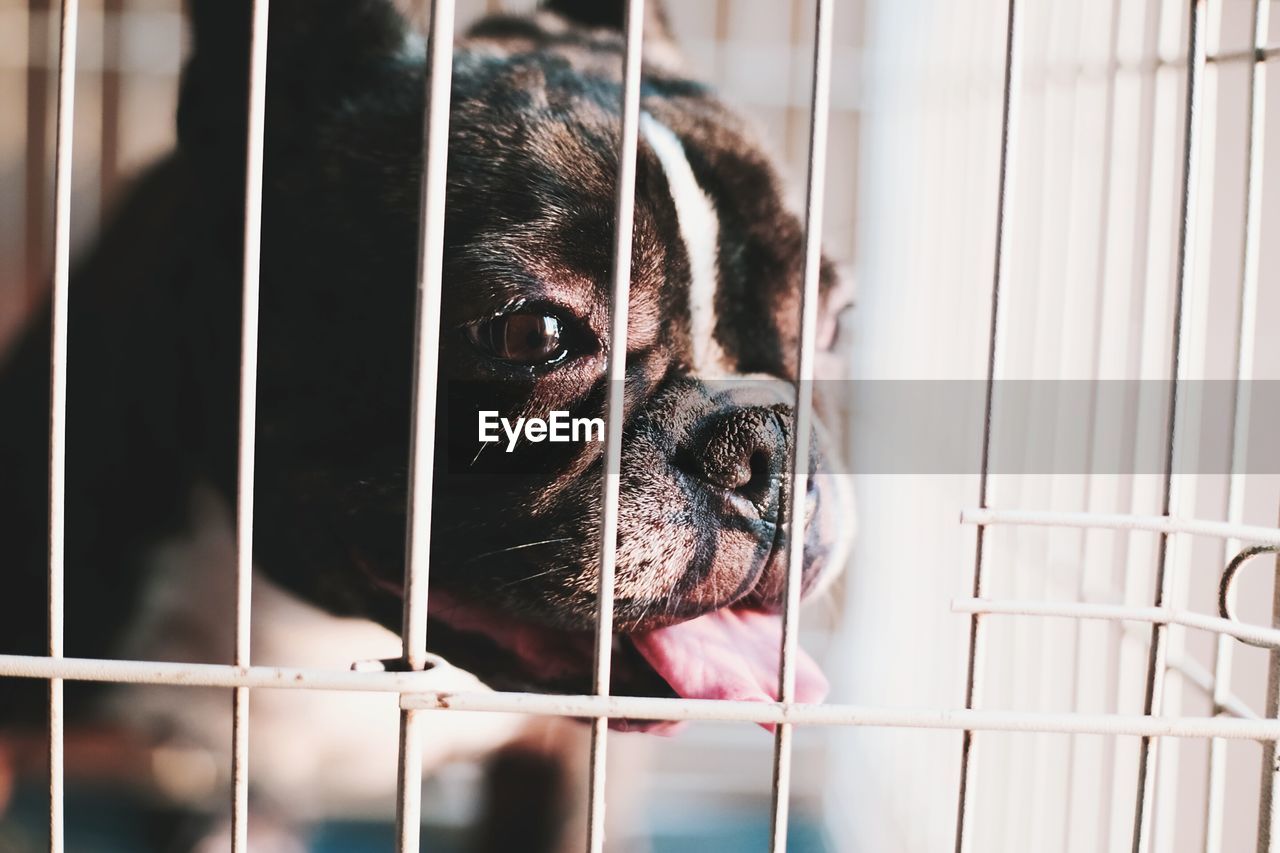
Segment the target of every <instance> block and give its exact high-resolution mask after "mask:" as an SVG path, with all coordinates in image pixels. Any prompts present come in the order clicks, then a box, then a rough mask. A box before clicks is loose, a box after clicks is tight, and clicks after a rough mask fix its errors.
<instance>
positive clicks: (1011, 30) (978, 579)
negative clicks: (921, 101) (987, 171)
mask: <svg viewBox="0 0 1280 853" xmlns="http://www.w3.org/2000/svg"><path fill="white" fill-rule="evenodd" d="M1021 82H1022V69H1021V33H1020V24H1019V16H1018V0H1009V7H1008V14H1007V16H1006V20H1005V56H1004V93H1003V102H1002V106H1001V117H1000V172H999V174H1000V177H999V185H998V188H997V192H996V233H995V241H996V242H995V258H994V264H993V269H992V276H991V327H990V329H989V330H988V340H989V342H990V343H989V345H988V346H989V349H988V351H987V389H986V402H985V407H986V409H985V413H984V419H983V426H982V469H981V474H980V479H979V484H978V504H979V506H981V507H982V508H984V509H985V508H986V507H987V505H988V501H989V499H990V478H989V474H990V460H991V438H992V421H993V417H992V415H993V413H994V410H995V390H996V378H997V376H999V375H1000V373H1001V364H1002V362H1003V355H1004V340H1003V337H1002V335H1001V329H1002V328H1003V325H1004V324H1003V323H1002V322H1001V320H1002V314H1003V311H1004V307H1003V306H1004V303H1003V302H1002V300H1001V298H1000V296H1001V288H1002V287H1003V286H1004V283H1005V281H1006V280H1007V278H1008V274H1009V241H1008V239H1007V235H1006V233H1005V227H1006V225H1007V224H1008V221H1009V206H1010V200H1011V199H1012V198H1013V182H1014V177H1015V173H1014V156H1013V142H1014V140H1015V139H1016V138H1017V124H1018V97H1019V93H1020V91H1021ZM985 556H986V528H985V526H984V525H982V524H979V525H978V530H977V538H976V542H975V545H974V560H973V585H972V586H973V597H974V598H981V597H982V596H983V592H984V590H985V584H984V580H985V578H984V575H983V569H984V565H983V563H984V560H985ZM982 678H983V632H982V617H981V615H980V614H977V613H975V614H973V615H972V616H971V617H970V619H969V655H968V664H967V671H966V674H965V696H964V706H965V708H966V709H974V708H976V707H977V705H978V703H979V701H980V700H981V697H982ZM973 740H974V738H973V731H972V730H968V729H966V730H965V731H964V734H963V736H962V738H961V745H960V781H959V785H958V788H957V791H956V830H955V851H956V853H968V851H969V850H970V846H969V840H968V838H969V836H968V834H967V832H966V830H967V828H968V827H969V826H970V825H971V821H970V819H969V818H970V811H971V809H972V807H973V800H972V798H971V797H970V796H969V792H970V791H971V790H972V782H973V747H974V743H973Z"/></svg>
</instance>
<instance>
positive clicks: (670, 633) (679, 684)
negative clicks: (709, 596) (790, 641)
mask: <svg viewBox="0 0 1280 853" xmlns="http://www.w3.org/2000/svg"><path fill="white" fill-rule="evenodd" d="M631 640H632V642H633V643H634V644H635V647H636V648H637V649H638V650H639V652H640V654H641V655H643V656H644V659H645V660H646V661H648V662H649V666H651V667H653V668H654V670H656V671H657V673H658V674H659V675H661V676H662V677H663V678H664V679H665V680H666V682H667V683H668V684H670V685H671V688H672V689H673V690H675V691H676V693H679V694H680V695H681V696H682V697H684V698H686V699H736V700H745V701H753V702H773V701H776V700H777V698H778V660H779V656H780V654H781V652H780V650H781V648H782V620H781V619H780V618H779V617H777V616H771V615H769V614H766V613H758V612H753V611H739V610H730V609H728V608H725V609H721V610H716V611H714V612H712V613H708V614H707V615H705V616H699V617H698V618H697V619H692V620H690V621H688V622H681V623H680V624H678V625H671V626H669V627H667V628H659V629H658V630H656V631H649V632H647V633H643V634H632V635H631ZM826 695H827V679H826V677H825V676H824V675H823V674H822V670H821V669H819V668H818V664H817V663H815V662H814V660H813V658H811V657H809V656H808V655H807V654H805V653H804V651H803V650H802V649H796V701H797V702H821V701H822V700H823V698H825V697H826Z"/></svg>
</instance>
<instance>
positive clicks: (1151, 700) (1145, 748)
mask: <svg viewBox="0 0 1280 853" xmlns="http://www.w3.org/2000/svg"><path fill="white" fill-rule="evenodd" d="M1206 3H1207V0H1191V2H1190V4H1189V16H1188V20H1187V42H1188V44H1187V83H1186V102H1185V107H1184V116H1183V118H1184V125H1183V133H1184V139H1183V157H1182V198H1181V202H1180V204H1181V207H1180V211H1179V212H1180V216H1179V226H1178V249H1177V251H1178V265H1177V272H1176V280H1175V282H1174V293H1173V299H1174V329H1173V345H1172V354H1171V355H1172V363H1171V365H1170V371H1169V373H1170V382H1171V391H1170V395H1169V414H1168V433H1167V438H1166V447H1165V471H1164V484H1163V507H1162V514H1163V515H1170V514H1171V512H1172V509H1173V507H1174V506H1175V498H1174V491H1175V489H1174V476H1173V468H1174V458H1175V454H1176V453H1177V449H1178V420H1179V416H1180V413H1181V409H1180V405H1181V401H1180V397H1179V394H1178V382H1179V381H1180V380H1181V379H1183V375H1182V373H1183V369H1184V366H1185V365H1184V363H1183V355H1184V353H1183V349H1184V347H1185V343H1186V339H1187V326H1188V323H1189V321H1190V318H1189V316H1188V315H1189V300H1188V298H1187V289H1188V282H1189V281H1190V280H1191V276H1192V274H1193V270H1194V246H1195V240H1196V213H1197V189H1198V183H1199V180H1198V179H1199V172H1200V148H1201V139H1200V135H1201V134H1200V122H1201V109H1200V107H1201V99H1202V95H1203V93H1202V89H1203V86H1202V80H1203V78H1204V69H1205V21H1204V18H1205V14H1204V13H1205V6H1206ZM1168 562H1169V534H1168V533H1161V534H1160V542H1159V546H1158V556H1157V560H1156V595H1155V606H1156V607H1161V606H1163V605H1165V604H1166V603H1167V602H1168V601H1169V600H1170V598H1171V597H1172V594H1173V591H1174V588H1175V578H1174V572H1172V571H1170V570H1169V567H1168ZM1167 640H1168V638H1167V626H1166V625H1164V624H1161V623H1155V624H1153V625H1152V627H1151V646H1150V649H1149V653H1148V657H1147V683H1146V691H1145V696H1144V699H1143V711H1144V713H1147V714H1154V713H1158V712H1159V711H1160V708H1161V705H1162V702H1163V698H1164V681H1165V679H1164V676H1165V672H1166V669H1165V655H1166V652H1167V648H1166V646H1167ZM1158 748H1159V747H1158V743H1157V742H1156V741H1155V740H1153V739H1151V738H1143V740H1142V743H1141V745H1140V746H1139V749H1138V785H1137V798H1136V801H1135V804H1134V815H1133V853H1148V851H1149V850H1150V849H1151V838H1152V835H1153V826H1154V812H1155V799H1156V775H1155V773H1154V772H1153V771H1154V767H1155V764H1156V758H1157V751H1158Z"/></svg>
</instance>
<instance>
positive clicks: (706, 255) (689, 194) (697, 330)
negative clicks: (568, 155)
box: [640, 113, 728, 377]
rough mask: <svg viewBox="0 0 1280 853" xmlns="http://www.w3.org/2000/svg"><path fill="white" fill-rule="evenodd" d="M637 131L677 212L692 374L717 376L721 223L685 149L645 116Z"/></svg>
mask: <svg viewBox="0 0 1280 853" xmlns="http://www.w3.org/2000/svg"><path fill="white" fill-rule="evenodd" d="M640 130H641V131H642V133H643V134H644V139H645V142H648V143H649V146H650V147H651V148H653V153H654V154H657V155H658V162H659V163H661V164H662V171H663V174H665V175H666V177H667V186H668V187H670V188H671V201H672V202H674V204H675V208H676V219H677V221H678V224H679V226H680V237H681V239H682V240H684V248H685V252H686V253H687V254H688V256H689V325H690V328H689V336H690V339H691V342H692V343H691V345H692V348H693V371H694V373H695V374H697V375H699V376H704V377H705V376H720V375H723V374H724V373H725V371H726V370H727V365H728V360H727V359H726V358H725V354H724V350H723V349H721V347H720V344H719V343H718V342H717V341H716V339H715V328H716V287H717V286H718V284H719V279H720V276H719V263H718V260H717V258H718V254H719V247H720V220H719V218H718V217H717V216H716V209H715V207H714V206H713V205H712V203H711V199H709V198H708V197H707V194H706V193H705V192H704V191H703V189H702V187H701V186H699V185H698V179H697V178H695V177H694V175H693V169H692V168H691V167H690V166H689V159H688V158H687V157H686V156H685V153H684V146H683V145H681V144H680V140H679V139H678V138H676V135H675V134H674V133H672V132H671V130H670V129H668V128H667V127H666V126H665V125H663V124H662V123H661V122H659V121H658V120H657V119H655V118H654V117H653V116H651V115H649V114H648V113H641V115H640Z"/></svg>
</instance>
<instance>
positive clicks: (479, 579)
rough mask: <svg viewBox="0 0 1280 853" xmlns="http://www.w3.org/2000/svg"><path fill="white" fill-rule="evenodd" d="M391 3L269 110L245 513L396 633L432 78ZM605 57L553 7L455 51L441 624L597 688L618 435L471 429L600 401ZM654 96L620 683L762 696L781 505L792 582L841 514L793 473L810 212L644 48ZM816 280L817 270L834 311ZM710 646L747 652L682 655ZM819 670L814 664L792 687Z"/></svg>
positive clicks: (836, 531)
mask: <svg viewBox="0 0 1280 853" xmlns="http://www.w3.org/2000/svg"><path fill="white" fill-rule="evenodd" d="M352 5H355V4H352ZM365 5H368V4H365ZM273 14H274V13H273ZM396 20H398V19H395V18H394V16H393V15H392V14H391V13H387V14H386V15H385V16H380V22H379V24H378V26H377V27H370V28H369V32H368V35H369V39H370V46H368V47H367V53H359V54H358V57H357V58H353V59H351V60H350V66H349V68H348V71H349V73H348V74H347V75H346V76H345V77H343V78H338V77H337V75H335V78H334V79H340V80H341V82H340V83H338V84H335V85H336V86H337V88H339V89H340V91H336V92H328V93H326V92H324V91H320V92H318V93H317V92H314V91H311V90H310V87H314V86H319V85H325V84H322V83H316V81H315V80H314V79H309V78H308V77H307V75H305V74H301V73H298V74H296V75H295V76H294V77H292V78H291V77H290V75H289V68H288V66H287V63H289V62H290V61H292V60H291V59H290V58H285V59H281V60H277V58H276V56H277V54H273V58H272V63H273V65H272V74H273V75H277V77H276V78H272V79H281V80H283V81H284V82H282V83H276V84H274V85H276V86H278V87H281V88H278V89H277V93H279V92H280V91H284V92H285V93H286V94H287V95H288V105H287V106H286V99H284V98H273V99H272V101H271V104H272V107H271V111H270V112H269V113H268V131H267V134H268V162H267V172H266V174H267V195H266V201H265V216H266V225H265V232H264V253H265V254H264V278H263V314H262V317H263V319H262V330H261V340H262V357H261V371H262V378H261V383H260V392H259V399H260V402H259V409H260V415H259V418H260V427H259V435H260V438H259V448H260V449H259V453H258V458H259V484H258V518H259V520H258V525H257V529H258V534H257V539H258V549H259V557H260V562H261V564H262V566H263V568H264V569H265V570H267V571H268V572H272V573H274V574H276V575H277V576H278V577H280V578H282V579H283V580H285V581H286V583H288V584H289V585H291V586H293V587H294V588H295V589H300V590H302V591H304V592H306V593H307V594H309V595H312V596H313V597H318V598H320V599H322V600H323V601H325V602H326V603H327V604H329V605H330V606H332V607H335V608H341V609H347V610H352V611H356V612H361V613H366V614H367V613H372V614H374V615H376V617H377V618H379V619H380V620H381V621H383V622H384V623H386V624H387V625H388V626H390V627H394V628H398V626H399V619H400V613H401V604H400V592H401V583H402V578H403V565H404V559H403V554H404V545H403V543H404V530H405V522H406V518H405V493H406V469H407V462H408V457H409V450H408V436H409V432H408V422H409V408H410V401H409V389H410V385H411V379H410V372H409V371H410V365H411V361H412V358H411V349H412V334H413V329H412V325H413V319H412V318H413V307H414V295H415V269H416V257H415V252H416V246H417V233H418V200H417V196H418V185H419V179H420V174H421V154H420V150H421V121H422V94H421V93H422V75H423V57H422V55H421V51H420V44H419V43H416V42H415V41H414V40H413V39H412V38H407V37H405V36H404V33H403V30H402V29H400V28H399V27H398V25H396V24H395V23H394V22H395V21H396ZM359 36H360V31H359V30H355V31H354V32H352V33H351V38H359ZM374 36H376V39H375V38H374ZM663 46H664V47H665V45H663ZM375 48H376V49H375ZM282 63H283V64H285V67H284V68H281V67H280V65H281V64H282ZM621 65H622V40H621V36H620V35H619V34H618V33H616V32H613V31H610V30H608V29H590V30H588V29H583V28H579V27H576V26H574V25H573V24H571V23H570V22H569V21H567V20H565V19H564V18H562V17H559V16H557V15H554V14H547V13H542V14H540V15H539V16H537V17H536V18H533V19H526V20H513V19H500V20H495V21H491V22H489V23H487V24H483V25H482V26H481V27H480V28H479V29H477V30H476V31H474V32H473V34H472V35H471V36H470V37H469V38H468V39H467V40H464V41H463V42H462V43H460V44H459V46H458V48H457V53H456V59H455V63H454V83H453V106H452V114H451V122H450V148H449V168H448V174H449V178H448V201H447V209H448V216H447V220H446V246H445V275H444V298H443V306H442V310H443V323H442V328H441V355H440V365H441V366H440V384H439V389H440V390H439V404H438V410H437V430H438V435H439V437H438V441H437V459H436V477H435V482H434V489H435V497H434V510H433V526H432V548H431V555H430V577H431V600H432V604H431V608H430V613H431V619H432V622H431V627H430V629H429V637H430V640H429V645H430V646H431V647H432V648H434V649H437V650H439V651H442V652H443V653H445V654H446V655H448V656H450V657H452V658H454V659H455V660H456V662H457V663H460V664H461V665H464V666H466V667H468V668H470V669H473V670H474V671H476V672H477V674H479V675H481V676H482V677H485V678H487V679H488V680H489V681H490V682H491V683H494V684H495V685H500V686H521V687H533V688H537V689H566V690H582V689H586V687H587V686H588V685H589V679H588V674H589V672H590V662H591V656H590V639H591V632H592V631H593V629H594V617H595V612H596V590H597V582H598V572H599V552H600V541H599V532H598V531H599V529H600V523H601V512H602V499H601V478H602V469H603V455H604V445H603V443H602V442H600V441H595V440H577V441H568V442H563V443H552V442H549V441H541V442H535V441H529V440H521V441H519V442H517V443H516V445H515V447H514V449H510V448H509V441H508V438H507V436H506V435H505V434H503V433H502V431H501V430H500V429H499V430H498V433H497V435H498V439H499V440H498V441H496V442H493V443H488V444H486V443H484V442H482V441H481V440H480V430H479V423H478V418H479V413H480V412H481V411H493V412H497V413H498V414H499V415H500V416H501V417H503V418H506V419H508V421H509V422H515V421H516V420H517V418H519V417H526V418H529V417H537V418H548V417H550V415H551V413H552V412H557V411H559V412H566V413H568V416H569V417H600V416H601V415H602V412H603V404H604V399H605V393H606V379H605V374H606V361H607V356H608V353H609V348H610V346H611V345H612V344H611V342H610V341H609V334H608V328H609V317H610V314H609V303H610V297H609V292H610V288H611V267H612V251H613V249H612V246H613V229H614V192H615V182H616V176H617V149H618V142H619V134H620V123H621V122H620V116H619V108H620V100H621V80H620V72H621ZM189 88H190V87H189ZM303 89H305V93H303V94H299V91H300V90H303ZM198 94H199V89H198V87H196V95H193V96H191V97H193V98H194V97H196V96H198ZM299 101H302V102H303V103H302V104H301V105H299ZM316 103H318V104H319V106H315V107H314V108H313V107H312V105H313V104H316ZM191 112H193V109H191V108H189V109H188V113H191ZM642 114H643V115H642V122H641V134H640V142H639V154H638V177H637V182H636V203H635V237H634V243H633V247H632V279H631V289H630V315H629V327H628V335H627V342H626V343H627V349H628V356H627V382H626V417H625V431H624V437H623V450H622V469H621V483H620V494H621V503H620V510H619V532H618V540H617V541H618V551H617V570H616V588H617V598H616V629H617V630H618V632H619V633H621V634H623V635H624V636H625V637H627V638H630V640H629V641H627V640H624V641H623V642H621V643H620V644H619V646H618V651H617V653H616V654H617V656H618V663H617V664H616V665H615V673H616V675H615V690H616V691H617V692H624V693H625V692H645V693H654V692H658V693H666V692H669V691H670V690H673V689H674V690H675V691H676V692H678V693H681V694H684V695H690V694H694V695H703V696H712V695H725V696H733V697H736V698H751V697H753V696H756V695H768V694H770V693H771V692H772V688H771V687H769V686H767V685H770V684H772V683H773V681H774V680H775V678H776V676H774V675H773V668H774V667H775V666H776V659H777V658H776V655H777V652H776V641H777V632H776V628H775V622H776V620H775V619H773V618H772V617H767V616H763V615H761V614H769V613H776V612H777V611H778V609H779V608H780V606H781V602H782V598H783V595H784V589H785V574H786V569H785V565H786V551H787V548H788V546H789V544H790V536H789V531H788V530H787V529H786V528H785V525H784V524H783V523H782V520H783V519H784V518H785V517H786V513H787V512H788V508H789V506H790V505H791V504H792V503H796V502H798V503H799V504H800V506H799V511H798V516H799V517H801V518H804V519H806V520H807V521H808V525H807V535H806V539H805V542H804V543H803V547H804V549H805V555H804V556H805V560H804V565H805V569H804V583H805V587H806V589H809V588H812V587H814V586H816V585H818V584H819V583H820V581H821V578H822V577H823V576H824V575H827V574H829V573H830V571H831V570H832V569H833V568H836V567H834V566H833V561H834V560H833V557H834V552H835V551H838V550H839V548H838V546H837V543H838V542H839V541H840V540H841V539H842V536H843V530H842V527H843V528H847V525H848V524H849V523H850V520H849V519H848V518H846V517H844V516H845V513H846V512H847V507H843V506H842V505H841V504H840V500H839V497H840V496H839V495H838V494H837V492H838V491H839V490H838V489H835V488H834V487H833V485H834V484H835V483H836V479H835V478H834V477H817V478H811V483H812V485H811V487H810V490H809V493H808V494H806V495H800V496H796V495H792V494H791V489H790V486H789V475H788V471H789V468H790V464H791V463H790V457H791V452H792V444H793V440H794V416H793V411H792V401H793V399H794V386H793V385H792V384H791V382H790V381H788V380H793V379H794V378H795V376H796V362H797V352H798V346H799V324H800V291H801V285H802V281H801V279H802V260H803V259H802V254H803V245H802V244H803V230H802V225H801V223H800V222H799V220H798V219H797V217H796V216H795V215H794V214H793V213H792V212H790V211H789V210H788V209H787V208H786V206H785V205H784V203H783V201H782V198H781V189H780V186H779V182H778V179H777V177H776V174H775V171H774V169H773V167H772V166H771V165H770V162H769V160H768V159H767V157H766V156H765V155H764V154H763V153H762V151H761V149H760V148H759V147H758V145H757V144H756V143H755V142H754V141H753V139H752V135H751V133H750V132H749V130H748V129H747V128H746V126H745V125H744V123H743V121H742V120H741V119H739V118H738V117H737V116H735V115H734V114H733V113H732V112H730V111H729V110H728V109H726V108H725V107H724V106H723V105H722V104H721V103H720V102H719V101H718V100H717V99H716V98H715V96H714V95H713V93H712V92H711V91H710V90H708V89H707V88H706V87H705V86H702V85H700V84H698V83H695V82H692V81H690V80H688V79H684V78H683V77H681V76H680V74H679V72H678V70H675V69H674V68H673V67H672V66H670V65H668V64H664V63H655V64H653V65H651V66H650V67H648V68H646V75H645V79H644V88H643V94H642ZM188 119H189V116H188ZM186 136H187V138H188V139H189V140H190V139H192V138H195V139H196V142H197V144H196V145H194V146H191V145H189V146H188V147H189V148H190V147H194V148H195V149H196V150H197V151H198V150H199V145H198V141H199V140H198V134H195V135H194V137H193V132H192V131H191V129H190V127H187V128H186ZM833 284H834V276H833V274H832V271H831V269H830V268H829V265H826V264H824V265H823V269H822V290H823V293H824V302H826V301H828V298H829V294H830V292H831V291H832V289H833ZM823 307H824V310H825V311H831V310H833V309H834V306H831V305H829V304H824V306H823ZM824 438H825V434H824V432H823V431H822V430H818V431H817V434H816V440H815V441H814V442H813V444H814V446H815V451H814V453H813V454H812V457H811V459H810V462H809V465H810V471H811V472H814V473H819V472H821V471H822V470H823V469H824V456H823V454H824V453H827V452H829V450H830V448H828V447H827V446H826V445H825V441H824ZM708 614H714V615H708ZM700 617H701V618H700ZM690 626H692V627H690ZM717 643H720V644H722V645H724V646H725V647H727V648H730V649H731V650H732V653H733V654H737V655H739V656H740V657H742V658H743V659H744V660H746V663H742V661H738V662H730V663H728V664H726V665H725V667H726V668H727V669H729V670H733V669H734V667H736V666H739V665H740V664H741V667H740V668H742V671H741V672H738V673H737V674H732V673H731V674H728V675H724V676H723V677H721V676H712V677H707V676H706V675H705V673H704V674H702V675H698V674H696V673H692V672H691V670H692V669H694V668H696V667H694V666H693V665H692V663H691V661H690V659H689V656H692V655H694V653H695V651H697V652H699V653H701V654H704V655H708V654H710V655H714V654H715V652H714V651H712V648H713V646H715V645H716V644H717ZM699 644H700V645H699ZM691 645H692V646H698V648H697V649H694V650H690V649H689V647H690V646H691ZM756 647H758V649H759V650H758V651H757V652H752V651H749V649H752V648H756ZM747 659H749V660H747ZM704 668H706V667H704ZM757 670H758V672H757ZM818 679H819V677H818V676H816V675H815V674H813V673H811V672H809V670H808V669H803V671H802V692H803V691H804V690H805V689H806V687H805V685H810V686H812V689H809V691H808V694H807V695H808V696H809V697H810V698H813V696H815V695H816V693H817V691H818V687H817V686H816V685H817V682H818Z"/></svg>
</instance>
